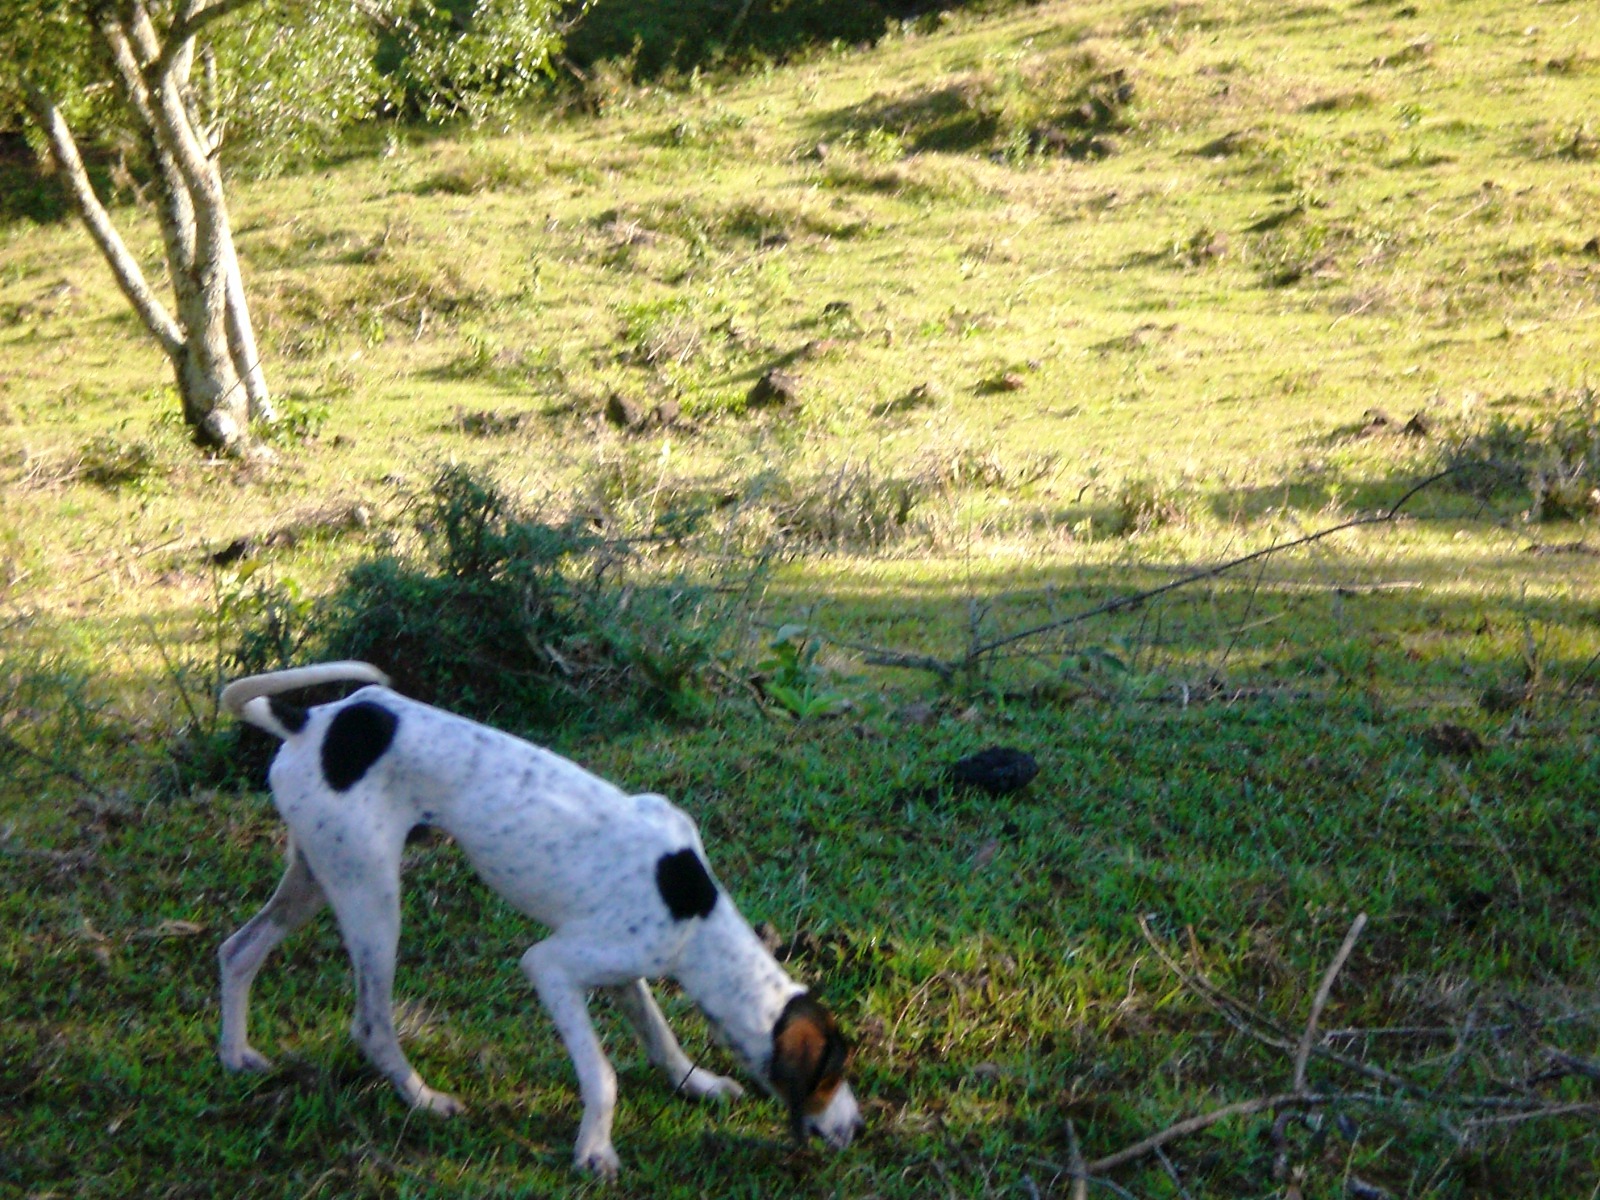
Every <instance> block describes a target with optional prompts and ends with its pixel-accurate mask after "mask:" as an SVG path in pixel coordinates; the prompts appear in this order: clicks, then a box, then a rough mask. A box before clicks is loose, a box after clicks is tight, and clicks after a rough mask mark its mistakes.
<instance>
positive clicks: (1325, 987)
mask: <svg viewBox="0 0 1600 1200" xmlns="http://www.w3.org/2000/svg"><path fill="white" fill-rule="evenodd" d="M1366 927H1367V914H1366V913H1359V914H1357V916H1356V919H1355V920H1354V921H1352V922H1351V923H1350V932H1349V933H1347V934H1345V935H1344V944H1343V945H1342V946H1340V947H1339V953H1338V954H1336V955H1334V957H1333V962H1332V963H1330V964H1329V965H1328V969H1327V971H1326V972H1325V973H1324V974H1323V976H1322V983H1321V984H1320V985H1319V986H1318V988H1317V994H1316V995H1315V996H1314V997H1313V998H1312V1000H1311V1013H1310V1015H1309V1016H1308V1017H1307V1018H1306V1027H1305V1032H1303V1033H1302V1034H1301V1035H1300V1046H1299V1049H1297V1050H1296V1051H1295V1056H1294V1090H1295V1091H1297V1092H1303V1091H1305V1090H1306V1067H1307V1066H1308V1065H1309V1064H1310V1062H1311V1047H1312V1044H1313V1043H1314V1042H1315V1041H1316V1039H1317V1023H1318V1022H1319V1021H1320V1020H1321V1019H1322V1010H1323V1008H1324V1007H1326V1006H1327V1003H1328V995H1329V993H1330V992H1332V991H1333V981H1334V979H1335V978H1336V977H1337V976H1338V974H1339V972H1340V971H1341V970H1342V969H1343V968H1344V964H1345V962H1346V961H1347V960H1348V959H1349V957H1350V952H1351V951H1352V950H1354V949H1355V946H1356V939H1357V938H1359V937H1360V936H1361V931H1362V930H1363V929H1365V928H1366Z"/></svg>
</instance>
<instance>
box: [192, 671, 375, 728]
mask: <svg viewBox="0 0 1600 1200" xmlns="http://www.w3.org/2000/svg"><path fill="white" fill-rule="evenodd" d="M388 682H389V677H388V676H387V675H385V674H384V673H383V672H382V671H380V670H378V668H377V667H375V666H373V665H372V664H371V663H364V662H353V661H352V662H331V663H318V664H317V665H316V666H314V667H294V668H292V669H290V670H287V671H269V672H267V673H266V674H265V675H246V676H245V677H244V678H243V679H235V680H234V681H233V682H232V683H230V684H229V685H228V686H227V687H225V688H223V689H222V707H223V708H225V709H227V710H228V711H229V712H230V713H232V714H233V715H234V716H236V717H238V718H239V719H240V720H241V721H248V722H249V723H250V724H252V725H254V726H255V727H256V728H258V729H265V730H266V731H267V732H268V733H270V734H274V735H276V736H277V737H280V738H290V737H293V736H294V735H295V733H297V732H298V731H299V728H300V726H301V725H302V724H303V723H304V715H303V714H302V713H301V712H300V710H298V709H295V708H292V707H289V706H283V705H274V704H272V703H270V701H269V697H272V696H276V695H279V694H280V693H282V692H292V691H296V690H297V689H299V688H304V687H311V686H312V685H313V684H318V683H383V684H387V683H388Z"/></svg>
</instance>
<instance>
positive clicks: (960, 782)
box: [947, 746, 1039, 796]
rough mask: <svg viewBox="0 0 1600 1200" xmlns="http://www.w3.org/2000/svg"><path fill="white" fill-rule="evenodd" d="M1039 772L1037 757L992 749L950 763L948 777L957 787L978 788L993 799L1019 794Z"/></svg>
mask: <svg viewBox="0 0 1600 1200" xmlns="http://www.w3.org/2000/svg"><path fill="white" fill-rule="evenodd" d="M1038 773H1039V763H1038V761H1037V760H1036V759H1035V758H1034V757H1033V755H1031V754H1029V753H1027V752H1026V751H1024V750H1015V749H1012V748H1011V747H1010V746H989V747H986V748H985V749H983V750H979V751H978V752H977V753H976V754H969V755H967V757H965V758H962V759H958V760H957V761H955V762H953V763H951V764H950V767H949V770H948V771H947V775H948V776H949V779H950V782H951V783H953V784H955V785H956V786H957V787H967V788H976V789H977V790H978V791H981V792H988V793H989V795H991V796H1005V795H1009V794H1010V793H1011V792H1015V791H1019V790H1021V789H1022V788H1025V787H1027V786H1028V784H1029V783H1031V782H1032V781H1033V777H1034V776H1035V775H1037V774H1038Z"/></svg>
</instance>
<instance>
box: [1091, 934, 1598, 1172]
mask: <svg viewBox="0 0 1600 1200" xmlns="http://www.w3.org/2000/svg"><path fill="white" fill-rule="evenodd" d="M1366 925H1367V915H1366V914H1365V913H1360V914H1358V915H1357V916H1356V918H1355V920H1354V921H1353V922H1352V923H1351V925H1350V929H1349V931H1348V932H1347V933H1346V934H1345V937H1344V941H1343V943H1342V944H1341V945H1340V947H1339V950H1338V952H1337V953H1336V954H1335V955H1334V957H1333V960H1332V961H1331V962H1330V963H1329V965H1328V967H1327V969H1326V970H1325V971H1324V972H1323V973H1322V977H1321V982H1320V983H1319V985H1318V987H1317V990H1316V992H1315V994H1314V995H1313V997H1312V1000H1311V1006H1310V1010H1309V1012H1308V1013H1307V1016H1306V1023H1305V1026H1304V1028H1303V1029H1302V1030H1301V1031H1300V1034H1299V1037H1298V1038H1297V1039H1294V1040H1291V1039H1290V1037H1289V1036H1288V1032H1287V1031H1286V1030H1284V1029H1283V1028H1282V1027H1281V1026H1280V1025H1279V1024H1277V1023H1276V1022H1274V1021H1273V1020H1272V1019H1271V1018H1269V1017H1267V1016H1265V1015H1264V1014H1262V1013H1259V1012H1257V1011H1255V1010H1254V1009H1253V1008H1251V1007H1250V1006H1249V1005H1247V1004H1245V1003H1243V1002H1241V1001H1239V1000H1237V999H1235V998H1234V997H1232V996H1229V995H1228V994H1227V993H1226V992H1224V991H1223V990H1222V989H1221V988H1218V987H1217V986H1216V985H1215V984H1213V983H1211V982H1210V980H1208V979H1206V978H1205V976H1204V975H1202V974H1197V973H1195V972H1191V971H1188V970H1186V969H1185V968H1184V967H1183V966H1182V965H1181V964H1180V963H1178V962H1177V961H1176V959H1175V958H1174V957H1173V956H1172V954H1171V953H1170V952H1169V951H1168V949H1167V947H1166V946H1164V945H1163V944H1162V942H1161V941H1160V939H1158V938H1157V937H1156V936H1155V934H1154V933H1153V932H1152V931H1151V929H1150V926H1149V922H1148V920H1147V919H1145V918H1143V917H1141V918H1140V919H1139V929H1140V931H1141V932H1142V933H1143V934H1144V937H1145V940H1146V941H1147V942H1149V944H1150V946H1151V948H1152V949H1154V950H1155V952H1156V955H1157V956H1158V957H1159V958H1160V959H1161V961H1162V963H1163V964H1164V965H1165V966H1166V967H1167V968H1168V969H1169V970H1170V971H1172V972H1173V973H1174V974H1175V975H1177V976H1178V978H1179V980H1180V981H1181V982H1182V983H1183V984H1184V985H1185V986H1186V987H1188V988H1189V989H1191V990H1192V991H1193V992H1195V993H1196V994H1197V995H1199V996H1200V997H1201V998H1202V999H1204V1000H1205V1001H1206V1002H1207V1003H1209V1004H1210V1005H1212V1007H1214V1008H1215V1009H1216V1010H1217V1011H1218V1013H1220V1014H1221V1015H1222V1016H1223V1018H1224V1019H1225V1020H1227V1022H1228V1023H1229V1024H1230V1025H1232V1026H1233V1027H1234V1028H1235V1029H1236V1030H1238V1031H1239V1032H1241V1033H1243V1034H1245V1035H1246V1036H1247V1037H1250V1038H1252V1039H1254V1040H1256V1041H1259V1042H1261V1043H1262V1044H1264V1045H1266V1046H1269V1047H1271V1048H1273V1049H1277V1050H1283V1051H1285V1052H1289V1051H1291V1050H1292V1051H1293V1060H1292V1062H1293V1079H1292V1089H1291V1090H1289V1091H1286V1092H1278V1093H1273V1094H1269V1095H1264V1096H1257V1097H1254V1098H1252V1099H1247V1100H1241V1101H1238V1102H1236V1103H1233V1104H1226V1105H1223V1106H1222V1107H1220V1108H1215V1109H1212V1110H1211V1111H1209V1112H1204V1113H1198V1114H1196V1115H1194V1116H1190V1117H1185V1118H1184V1119H1183V1120H1180V1121H1176V1122H1174V1123H1173V1124H1171V1125H1169V1126H1167V1127H1166V1128H1164V1129H1161V1130H1159V1131H1157V1132H1155V1133H1152V1134H1150V1135H1149V1136H1148V1137H1145V1138H1143V1139H1141V1140H1140V1141H1137V1142H1134V1143H1133V1144H1131V1145H1129V1146H1126V1147H1124V1148H1123V1149H1121V1150H1118V1151H1116V1152H1115V1153H1114V1154H1107V1155H1105V1156H1103V1157H1101V1158H1097V1159H1095V1160H1094V1161H1092V1162H1089V1163H1084V1162H1083V1159H1082V1154H1081V1152H1080V1151H1079V1150H1078V1146H1077V1133H1076V1130H1075V1129H1073V1127H1072V1125H1071V1123H1070V1122H1069V1123H1068V1128H1067V1134H1068V1144H1069V1147H1070V1148H1071V1152H1072V1163H1071V1165H1070V1166H1069V1167H1068V1168H1066V1172H1065V1173H1066V1174H1067V1175H1068V1176H1069V1177H1070V1178H1071V1179H1073V1180H1074V1188H1076V1187H1077V1184H1078V1183H1079V1182H1082V1181H1091V1180H1092V1181H1095V1182H1101V1181H1100V1180H1098V1179H1096V1178H1095V1177H1096V1176H1099V1175H1102V1174H1103V1173H1105V1172H1107V1171H1111V1170H1115V1169H1116V1168H1118V1167H1122V1166H1126V1165H1127V1164H1128V1163H1131V1162H1135V1161H1137V1160H1138V1159H1140V1158H1144V1157H1146V1156H1148V1155H1158V1156H1160V1157H1161V1158H1162V1160H1163V1167H1164V1168H1165V1169H1166V1170H1167V1172H1168V1174H1169V1175H1172V1174H1173V1171H1174V1168H1173V1167H1172V1166H1171V1164H1170V1162H1167V1161H1166V1160H1165V1154H1164V1148H1165V1147H1166V1146H1167V1145H1169V1144H1170V1143H1172V1142H1175V1141H1178V1140H1179V1139H1181V1138H1185V1137H1188V1136H1190V1135H1192V1134H1196V1133H1199V1132H1201V1131H1203V1130H1206V1129H1209V1128H1210V1127H1211V1126H1213V1125H1216V1124H1219V1123H1220V1122H1223V1121H1227V1120H1229V1119H1231V1118H1234V1117H1245V1116H1252V1115H1254V1114H1257V1113H1264V1112H1274V1113H1277V1114H1279V1119H1280V1120H1281V1119H1283V1118H1284V1117H1285V1116H1287V1115H1288V1114H1289V1113H1291V1112H1294V1111H1296V1110H1303V1109H1312V1108H1330V1107H1335V1106H1338V1107H1350V1106H1355V1105H1361V1106H1370V1107H1380V1108H1382V1107H1387V1108H1396V1109H1401V1110H1413V1109H1425V1110H1430V1111H1432V1110H1437V1109H1440V1108H1447V1109H1456V1110H1458V1111H1461V1110H1464V1112H1467V1113H1475V1114H1476V1115H1473V1116H1470V1117H1468V1118H1467V1119H1466V1120H1465V1122H1464V1126H1465V1127H1466V1128H1467V1129H1487V1128H1505V1127H1508V1126H1512V1125H1520V1124H1525V1123H1527V1122H1530V1121H1539V1120H1548V1119H1552V1118H1557V1117H1569V1116H1583V1115H1589V1114H1600V1102H1593V1101H1578V1102H1574V1101H1562V1102H1554V1103H1552V1102H1550V1101H1548V1100H1542V1099H1539V1098H1537V1097H1533V1096H1470V1095H1456V1094H1450V1093H1446V1092H1443V1091H1440V1090H1437V1089H1434V1088H1429V1087H1426V1086H1424V1085H1422V1084H1419V1083H1417V1082H1415V1081H1413V1080H1410V1079H1407V1078H1405V1077H1404V1076H1402V1075H1397V1074H1395V1073H1394V1072H1392V1071H1386V1070H1384V1069H1382V1068H1381V1067H1376V1066H1373V1065H1371V1064H1370V1063H1365V1062H1361V1061H1360V1060H1357V1059H1353V1058H1350V1057H1348V1056H1347V1055H1343V1054H1339V1053H1337V1052H1334V1051H1332V1050H1330V1049H1328V1048H1327V1047H1326V1046H1323V1045H1320V1044H1319V1032H1318V1031H1319V1027H1320V1024H1321V1020H1322V1013H1323V1010H1324V1009H1325V1008H1326V1007H1327V1003H1328V998H1329V996H1330V995H1331V993H1332V990H1333V985H1334V981H1335V980H1336V979H1337V978H1338V975H1339V972H1340V971H1341V970H1343V968H1344V966H1345V964H1346V963H1347V962H1348V961H1349V958H1350V955H1351V953H1352V951H1353V950H1354V949H1355V944H1356V941H1357V940H1358V939H1359V938H1360V936H1361V933H1362V931H1363V930H1364V929H1365V928H1366ZM1582 1011H1584V1012H1592V1011H1593V1010H1582ZM1577 1015H1579V1014H1576V1013H1567V1014H1564V1015H1562V1016H1560V1017H1556V1018H1552V1019H1550V1020H1548V1021H1543V1022H1539V1023H1538V1024H1540V1025H1550V1024H1556V1023H1559V1022H1561V1021H1565V1020H1570V1019H1574V1018H1575V1017H1576V1016H1577ZM1486 1028H1493V1029H1496V1030H1500V1031H1509V1030H1512V1029H1520V1028H1522V1026H1521V1025H1506V1026H1492V1027H1486ZM1441 1032H1443V1031H1439V1030H1434V1029H1431V1028H1430V1029H1376V1030H1354V1029H1339V1030H1331V1031H1328V1032H1326V1033H1322V1034H1320V1039H1327V1038H1330V1037H1335V1038H1352V1037H1362V1036H1366V1035H1379V1034H1395V1033H1402V1034H1406V1035H1417V1034H1423V1035H1428V1036H1436V1035H1438V1034H1440V1033H1441ZM1483 1032H1484V1030H1483V1029H1479V1030H1472V1031H1470V1032H1468V1033H1463V1034H1459V1035H1458V1042H1459V1043H1460V1044H1461V1045H1463V1046H1464V1045H1465V1042H1466V1040H1467V1039H1468V1038H1469V1037H1471V1036H1474V1035H1481V1034H1482V1033H1483ZM1546 1055H1547V1058H1548V1061H1549V1062H1550V1064H1551V1071H1550V1072H1549V1076H1550V1078H1557V1077H1563V1076H1567V1075H1576V1076H1580V1077H1582V1078H1586V1079H1591V1080H1597V1081H1600V1064H1596V1063H1594V1062H1591V1061H1589V1060H1587V1059H1582V1058H1578V1057H1576V1056H1573V1055H1569V1054H1567V1053H1565V1052H1563V1051H1560V1050H1557V1049H1555V1048H1553V1047H1546ZM1313 1056H1315V1057H1319V1058H1323V1059H1327V1060H1328V1061H1331V1062H1333V1063H1336V1064H1338V1065H1339V1066H1342V1067H1346V1068H1348V1069H1351V1070H1354V1071H1358V1072H1360V1073H1361V1074H1363V1075H1366V1076H1368V1077H1369V1078H1372V1079H1375V1080H1378V1081H1380V1082H1382V1083H1384V1084H1386V1085H1388V1086H1390V1087H1392V1088H1394V1089H1395V1093H1397V1094H1384V1093H1381V1092H1370V1091H1369V1092H1359V1091H1357V1092H1343V1091H1336V1090H1329V1089H1319V1090H1316V1091H1313V1090H1311V1088H1310V1086H1309V1082H1308V1080H1307V1073H1308V1071H1309V1067H1310V1062H1311V1059H1312V1058H1313ZM1531 1082H1533V1081H1530V1083H1531ZM1175 1182H1176V1180H1175ZM1179 1186H1181V1184H1180V1185H1179ZM1079 1196H1080V1193H1078V1192H1076V1191H1074V1193H1073V1200H1079Z"/></svg>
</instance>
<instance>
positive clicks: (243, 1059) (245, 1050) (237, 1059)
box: [220, 1046, 272, 1075]
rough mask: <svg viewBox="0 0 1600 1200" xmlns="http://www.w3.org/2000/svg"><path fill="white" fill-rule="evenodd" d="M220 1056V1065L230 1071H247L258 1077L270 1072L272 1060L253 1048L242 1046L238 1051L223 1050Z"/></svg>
mask: <svg viewBox="0 0 1600 1200" xmlns="http://www.w3.org/2000/svg"><path fill="white" fill-rule="evenodd" d="M220 1056H221V1058H222V1065H223V1066H224V1067H226V1068H227V1069H228V1070H230V1071H248V1072H250V1073H251V1074H255V1075H259V1074H261V1073H262V1072H263V1071H270V1070H272V1060H271V1059H270V1058H268V1057H267V1056H266V1055H265V1054H262V1053H261V1052H260V1051H259V1050H257V1049H256V1048H255V1047H254V1046H244V1047H242V1048H240V1049H238V1050H229V1049H223V1050H222V1051H221V1055H220Z"/></svg>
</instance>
